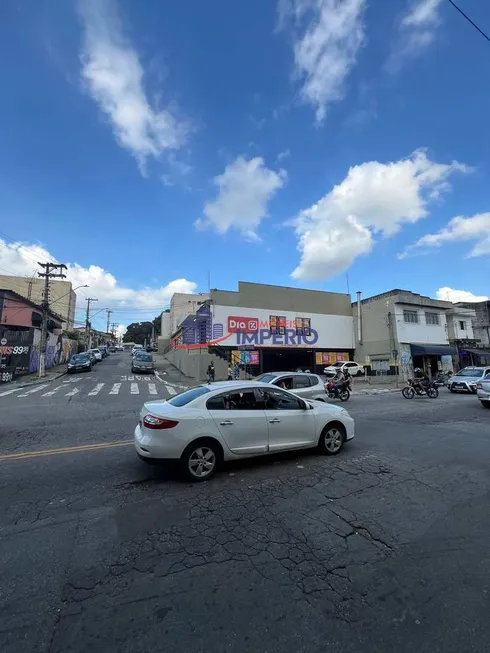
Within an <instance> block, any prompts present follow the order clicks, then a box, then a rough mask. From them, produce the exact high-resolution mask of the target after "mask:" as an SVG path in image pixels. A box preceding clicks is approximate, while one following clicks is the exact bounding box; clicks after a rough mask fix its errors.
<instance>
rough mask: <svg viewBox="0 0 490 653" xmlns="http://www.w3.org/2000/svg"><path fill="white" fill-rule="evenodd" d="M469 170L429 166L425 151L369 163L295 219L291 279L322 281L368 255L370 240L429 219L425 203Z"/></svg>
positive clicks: (455, 165)
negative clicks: (295, 251)
mask: <svg viewBox="0 0 490 653" xmlns="http://www.w3.org/2000/svg"><path fill="white" fill-rule="evenodd" d="M468 170H469V168H468V167H467V166H464V165H461V164H460V163H458V162H457V161H453V162H452V163H450V164H443V163H436V162H434V161H431V160H430V159H429V158H428V157H427V154H426V152H425V151H424V150H416V151H415V152H413V153H412V155H411V156H410V157H408V158H407V159H401V160H400V161H395V162H390V163H379V162H378V161H369V162H367V163H362V164H361V165H358V166H354V167H352V168H350V170H349V172H348V173H347V176H346V177H345V179H344V180H343V181H342V182H341V183H340V184H338V185H337V186H334V188H333V189H332V190H331V191H330V192H329V193H327V194H326V195H325V196H324V197H323V198H322V199H320V200H319V201H318V202H317V203H316V204H314V205H313V206H311V207H309V208H308V209H304V210H303V211H301V213H300V214H299V215H298V216H297V218H296V219H295V226H296V233H297V235H298V239H299V242H298V249H299V251H300V252H301V261H300V264H299V266H298V267H297V268H296V269H295V270H294V272H293V273H292V276H293V277H294V278H296V279H313V280H317V281H319V280H322V279H325V278H327V277H331V276H333V275H335V274H338V273H340V272H342V271H343V270H345V269H347V268H348V267H349V266H350V265H351V264H352V262H353V261H354V260H355V259H356V258H357V257H358V256H360V255H362V254H367V253H369V252H370V251H371V249H372V247H373V244H374V235H375V234H377V233H381V234H382V235H383V236H391V235H392V234H394V233H396V232H397V231H398V230H399V229H400V228H401V226H402V225H403V224H404V223H412V222H417V221H418V220H420V219H421V218H424V217H425V216H426V215H427V214H428V208H427V207H428V203H429V201H430V200H431V199H434V198H437V197H439V196H440V194H441V193H442V192H443V191H446V190H448V189H449V184H448V179H449V177H450V175H451V174H452V173H454V172H456V171H459V172H466V171H468Z"/></svg>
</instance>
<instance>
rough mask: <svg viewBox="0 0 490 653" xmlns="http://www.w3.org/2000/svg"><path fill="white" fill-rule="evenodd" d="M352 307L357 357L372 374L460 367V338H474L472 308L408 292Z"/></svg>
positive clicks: (406, 373) (397, 291) (370, 299)
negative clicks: (418, 368) (417, 368)
mask: <svg viewBox="0 0 490 653" xmlns="http://www.w3.org/2000/svg"><path fill="white" fill-rule="evenodd" d="M353 309H354V320H355V321H356V324H357V328H356V358H357V359H358V361H359V362H361V363H366V365H367V366H368V370H369V372H370V373H372V374H380V373H381V374H398V373H401V374H402V375H403V376H404V377H407V376H411V375H412V374H413V369H414V367H420V368H422V369H424V370H425V371H426V372H427V374H429V376H434V375H436V374H437V372H439V371H446V372H447V371H451V372H452V371H454V367H455V366H457V367H460V366H461V365H460V361H459V351H458V346H459V342H460V341H461V340H462V339H466V340H468V341H471V340H472V339H473V329H472V323H471V317H472V311H471V310H469V309H465V308H460V307H457V306H455V305H454V304H451V303H450V302H445V301H440V300H437V299H431V298H430V297H425V296H423V295H419V294H417V293H413V292H411V291H409V290H400V289H394V290H390V291H388V292H385V293H382V294H380V295H375V296H373V297H368V298H366V299H363V300H360V299H359V301H358V302H356V303H355V304H353ZM473 314H474V312H473Z"/></svg>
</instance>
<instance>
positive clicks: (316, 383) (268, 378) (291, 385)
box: [256, 372, 327, 401]
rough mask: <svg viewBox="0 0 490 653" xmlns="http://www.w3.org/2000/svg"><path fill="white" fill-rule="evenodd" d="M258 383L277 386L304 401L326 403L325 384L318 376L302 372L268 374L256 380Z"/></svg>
mask: <svg viewBox="0 0 490 653" xmlns="http://www.w3.org/2000/svg"><path fill="white" fill-rule="evenodd" d="M256 381H260V382H261V383H268V384H270V385H276V386H278V387H279V388H284V390H291V392H294V394H295V395H298V397H302V398H303V399H317V400H319V401H326V399H327V394H326V392H325V387H324V382H323V380H322V378H321V377H319V376H318V374H302V373H300V372H266V373H265V374H261V375H260V376H258V377H257V378H256Z"/></svg>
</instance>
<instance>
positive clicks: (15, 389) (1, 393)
mask: <svg viewBox="0 0 490 653" xmlns="http://www.w3.org/2000/svg"><path fill="white" fill-rule="evenodd" d="M19 390H22V388H14V389H13V390H7V391H6V392H0V397H6V396H7V395H11V394H12V392H19ZM20 396H21V395H19V397H20Z"/></svg>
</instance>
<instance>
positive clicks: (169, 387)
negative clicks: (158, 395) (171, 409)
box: [165, 384, 177, 396]
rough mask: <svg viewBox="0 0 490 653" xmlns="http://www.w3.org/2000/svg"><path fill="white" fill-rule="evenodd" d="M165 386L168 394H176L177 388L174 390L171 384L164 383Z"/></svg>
mask: <svg viewBox="0 0 490 653" xmlns="http://www.w3.org/2000/svg"><path fill="white" fill-rule="evenodd" d="M165 388H166V389H167V392H168V394H169V395H172V396H173V395H176V394H177V390H175V389H174V388H172V386H171V385H167V384H165Z"/></svg>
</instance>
